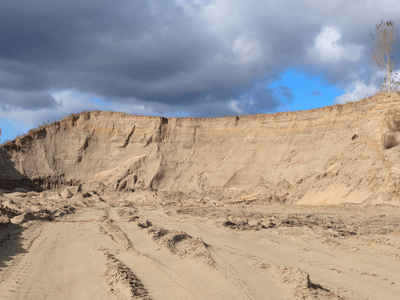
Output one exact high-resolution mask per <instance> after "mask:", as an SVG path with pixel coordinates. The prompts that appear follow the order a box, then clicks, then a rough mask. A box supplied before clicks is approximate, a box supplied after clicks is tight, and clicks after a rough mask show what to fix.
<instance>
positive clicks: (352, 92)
mask: <svg viewBox="0 0 400 300" xmlns="http://www.w3.org/2000/svg"><path fill="white" fill-rule="evenodd" d="M377 92H379V89H378V88H377V87H376V86H375V85H373V84H370V85H365V84H364V83H363V82H361V81H360V80H356V81H354V82H353V83H352V84H351V87H350V88H349V89H347V91H346V93H345V94H344V95H342V96H339V97H337V98H335V100H334V104H343V103H347V102H353V101H358V100H361V99H364V98H366V97H370V96H372V95H374V94H376V93H377Z"/></svg>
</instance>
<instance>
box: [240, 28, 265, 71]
mask: <svg viewBox="0 0 400 300" xmlns="http://www.w3.org/2000/svg"><path fill="white" fill-rule="evenodd" d="M232 51H233V52H234V53H235V55H236V57H237V60H238V63H239V64H252V63H254V62H258V61H262V58H263V50H262V49H261V47H260V45H259V44H258V42H257V41H256V40H252V39H249V38H248V37H246V35H240V36H238V37H237V38H236V39H235V41H234V42H233V46H232Z"/></svg>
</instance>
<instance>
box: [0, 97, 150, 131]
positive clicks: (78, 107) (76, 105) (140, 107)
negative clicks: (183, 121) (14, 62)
mask: <svg viewBox="0 0 400 300" xmlns="http://www.w3.org/2000/svg"><path fill="white" fill-rule="evenodd" d="M51 96H52V97H53V98H54V99H55V101H56V102H57V103H58V106H57V107H54V108H48V107H46V108H42V109H39V110H35V111H34V113H32V111H31V110H29V109H24V108H21V107H16V106H12V105H4V106H3V109H0V117H2V118H9V119H12V120H14V121H16V122H19V123H21V124H24V125H28V126H37V125H41V124H42V123H43V121H53V120H54V119H60V118H62V117H65V116H67V115H69V114H71V113H79V112H81V111H83V110H87V111H92V110H104V111H107V110H112V111H119V112H124V113H129V114H134V115H154V114H155V111H154V110H153V109H151V107H149V106H148V105H146V104H145V103H139V101H137V100H136V99H131V101H130V102H126V103H117V104H113V103H111V102H105V101H102V100H101V99H99V98H97V97H94V96H93V95H90V94H83V93H78V92H75V91H72V90H64V91H58V92H53V93H52V94H51ZM99 100H100V101H99Z"/></svg>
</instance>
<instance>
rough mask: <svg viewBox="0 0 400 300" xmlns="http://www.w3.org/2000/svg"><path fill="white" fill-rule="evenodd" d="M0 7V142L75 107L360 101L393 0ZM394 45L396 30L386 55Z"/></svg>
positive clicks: (226, 108) (279, 107) (147, 109)
mask: <svg viewBox="0 0 400 300" xmlns="http://www.w3.org/2000/svg"><path fill="white" fill-rule="evenodd" d="M0 8H1V9H0V41H1V46H0V128H1V129H2V135H1V140H0V141H1V142H4V141H7V140H12V139H14V138H15V137H16V136H18V135H22V134H24V133H26V132H28V130H29V129H30V128H34V127H37V126H39V125H42V124H43V123H49V122H52V121H54V120H59V119H60V118H63V117H65V116H67V115H69V114H70V113H78V112H81V111H82V110H89V111H90V110H113V111H120V112H124V113H129V114H134V115H149V116H164V117H224V116H235V115H247V114H263V113H274V112H279V111H297V110H308V109H313V108H318V107H323V106H328V105H333V104H337V103H345V102H349V101H356V100H360V99H362V98H364V97H368V96H371V95H373V94H375V93H377V92H378V91H379V86H380V83H381V82H382V80H383V78H384V73H383V72H382V70H380V69H379V67H378V66H376V65H375V64H374V63H373V60H372V57H371V53H372V48H373V46H374V44H373V40H372V37H371V33H373V34H375V33H376V32H375V26H376V25H377V24H379V23H380V22H381V20H384V21H385V22H386V21H388V20H392V21H394V22H395V24H396V23H397V22H400V20H399V17H400V2H399V1H392V0H386V1H385V0H376V1H375V0H362V1H361V0H360V1H359V0H352V1H347V0H346V1H342V0H335V1H332V0H329V1H328V0H327V1H319V0H304V1H298V0H280V1H276V0H269V1H265V0H247V1H242V0H115V1H109V0H68V1H65V0H35V1H32V0H19V1H15V0H1V4H0ZM396 25H397V24H396ZM396 28H397V26H396ZM399 49H400V38H399V39H397V40H396V41H395V43H394V44H393V51H392V53H391V54H392V55H393V57H399V55H398V54H400V50H399ZM396 70H397V69H396Z"/></svg>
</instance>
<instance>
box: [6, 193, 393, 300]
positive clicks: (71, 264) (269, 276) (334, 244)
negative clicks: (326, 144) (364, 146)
mask: <svg viewBox="0 0 400 300" xmlns="http://www.w3.org/2000/svg"><path fill="white" fill-rule="evenodd" d="M36 196H37V195H36ZM36 196H35V195H32V194H31V196H30V198H29V197H27V196H26V194H25V195H23V194H21V193H14V195H11V196H10V194H9V195H3V196H1V203H2V205H1V210H2V215H3V221H4V220H5V221H4V222H3V223H0V299H2V300H6V299H32V300H36V299H37V300H39V299H40V300H42V299H98V300H101V299H207V300H210V299H230V300H231V299H399V295H400V238H399V237H400V209H399V208H398V207H394V206H383V205H380V206H371V207H362V206H355V205H347V206H346V205H342V206H261V205H225V206H221V205H220V206H215V205H208V204H202V205H200V204H194V203H192V204H187V205H181V204H180V205H173V204H169V205H168V204H167V205H165V204H164V205H162V204H157V203H153V204H148V205H144V204H138V203H133V202H129V201H119V202H118V201H114V202H113V203H112V202H111V201H108V202H107V201H104V200H102V201H86V202H85V201H84V202H83V203H84V204H81V205H80V206H78V205H75V206H74V205H67V204H66V203H67V202H65V203H64V204H63V206H62V207H60V206H59V207H58V209H54V207H53V208H51V205H50V206H48V207H50V208H49V209H48V208H44V207H45V206H46V205H48V204H49V203H51V197H50V198H48V199H47V200H46V201H44V200H43V199H44V198H43V196H42V198H41V196H38V197H36ZM28 198H29V199H30V200H28ZM35 199H36V200H37V199H41V200H40V201H39V200H37V201H36V202H35ZM23 201H25V202H24V203H25V204H24V205H21V203H22V202H23ZM46 203H47V204H46ZM57 203H60V202H59V201H58V202H57ZM28 204H31V206H29V207H31V210H30V211H28V209H27V207H28ZM35 207H36V208H35ZM37 207H42V208H41V210H40V209H37ZM7 218H8V219H7ZM6 219H7V220H6Z"/></svg>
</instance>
